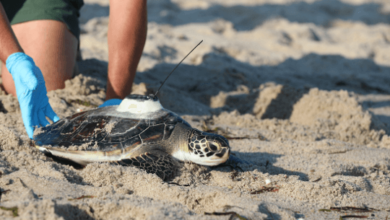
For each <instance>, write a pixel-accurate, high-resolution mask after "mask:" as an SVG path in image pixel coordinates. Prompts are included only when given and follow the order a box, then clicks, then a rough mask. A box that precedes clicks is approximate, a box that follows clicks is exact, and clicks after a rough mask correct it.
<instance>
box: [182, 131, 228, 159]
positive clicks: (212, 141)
mask: <svg viewBox="0 0 390 220" xmlns="http://www.w3.org/2000/svg"><path fill="white" fill-rule="evenodd" d="M188 150H189V154H190V155H191V157H190V160H191V161H192V162H194V163H197V164H201V165H206V166H216V165H219V164H221V163H224V162H225V161H226V160H227V159H229V156H230V147H229V142H228V140H227V139H226V138H224V137H223V136H221V135H217V134H212V133H206V132H201V131H199V130H196V129H194V130H193V132H192V134H191V136H190V138H189V141H188Z"/></svg>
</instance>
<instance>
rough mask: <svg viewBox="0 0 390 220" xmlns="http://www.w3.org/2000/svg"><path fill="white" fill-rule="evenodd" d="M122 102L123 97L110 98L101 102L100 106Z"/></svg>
mask: <svg viewBox="0 0 390 220" xmlns="http://www.w3.org/2000/svg"><path fill="white" fill-rule="evenodd" d="M121 102H122V99H109V100H107V101H105V102H104V103H103V104H101V105H100V106H99V108H101V107H106V106H111V105H119V104H121Z"/></svg>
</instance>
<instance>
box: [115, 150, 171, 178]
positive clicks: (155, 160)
mask: <svg viewBox="0 0 390 220" xmlns="http://www.w3.org/2000/svg"><path fill="white" fill-rule="evenodd" d="M117 163H118V164H120V165H122V166H135V167H138V168H140V169H143V170H145V171H146V172H147V173H155V174H156V175H157V176H159V177H160V178H161V179H163V180H164V181H165V180H169V179H172V178H173V177H174V176H175V174H176V173H177V170H178V168H179V163H178V162H177V161H176V160H175V159H174V158H172V157H171V156H170V155H168V154H161V153H153V152H152V153H144V154H141V155H139V156H136V157H133V158H126V159H122V160H120V161H117Z"/></svg>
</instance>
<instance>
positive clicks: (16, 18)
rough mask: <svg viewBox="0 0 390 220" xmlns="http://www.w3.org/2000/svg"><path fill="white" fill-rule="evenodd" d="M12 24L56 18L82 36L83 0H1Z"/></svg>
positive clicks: (77, 36)
mask: <svg viewBox="0 0 390 220" xmlns="http://www.w3.org/2000/svg"><path fill="white" fill-rule="evenodd" d="M0 2H1V3H2V4H3V7H4V9H5V12H6V14H7V17H8V20H9V21H10V23H11V25H13V24H18V23H22V22H26V21H34V20H56V21H61V22H63V23H65V25H66V26H67V27H68V29H69V31H70V32H72V34H73V35H74V36H76V38H77V40H78V39H79V37H80V27H79V16H80V13H79V11H80V8H81V6H83V4H84V1H83V0H0Z"/></svg>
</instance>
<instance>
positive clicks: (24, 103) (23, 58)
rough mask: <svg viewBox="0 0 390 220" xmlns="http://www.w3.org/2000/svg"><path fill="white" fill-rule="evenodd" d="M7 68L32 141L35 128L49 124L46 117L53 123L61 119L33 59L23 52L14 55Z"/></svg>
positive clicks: (8, 60) (9, 59)
mask: <svg viewBox="0 0 390 220" xmlns="http://www.w3.org/2000/svg"><path fill="white" fill-rule="evenodd" d="M6 66H7V69H8V71H9V72H10V73H11V75H12V78H13V80H14V83H15V88H16V95H17V96H18V101H19V105H20V110H21V112H22V119H23V123H24V127H25V128H26V131H27V134H28V136H29V137H30V138H31V139H32V138H33V134H34V129H35V126H37V127H39V126H46V125H48V124H49V122H48V121H47V120H46V118H45V116H47V117H48V118H50V120H52V121H53V122H56V121H58V120H59V119H60V118H59V117H58V116H57V115H56V113H55V112H54V111H53V109H52V108H51V106H50V104H49V99H48V98H47V91H46V86H45V80H44V79H43V75H42V72H41V70H40V69H39V68H38V67H37V66H36V65H35V63H34V61H33V59H32V58H31V57H29V56H28V55H26V54H25V53H22V52H18V53H13V54H11V55H10V56H9V57H8V58H7V61H6Z"/></svg>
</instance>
